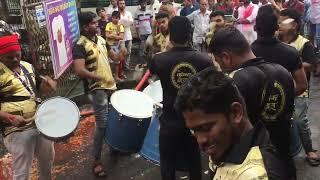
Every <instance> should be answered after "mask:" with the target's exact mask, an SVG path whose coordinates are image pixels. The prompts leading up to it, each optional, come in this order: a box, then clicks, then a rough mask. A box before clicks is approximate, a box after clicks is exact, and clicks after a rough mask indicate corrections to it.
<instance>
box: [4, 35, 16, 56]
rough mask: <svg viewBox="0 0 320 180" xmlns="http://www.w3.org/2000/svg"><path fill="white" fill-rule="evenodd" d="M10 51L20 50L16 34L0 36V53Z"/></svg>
mask: <svg viewBox="0 0 320 180" xmlns="http://www.w3.org/2000/svg"><path fill="white" fill-rule="evenodd" d="M12 51H21V48H20V45H19V42H18V36H17V35H11V36H3V37H0V55H1V54H6V53H9V52H12Z"/></svg>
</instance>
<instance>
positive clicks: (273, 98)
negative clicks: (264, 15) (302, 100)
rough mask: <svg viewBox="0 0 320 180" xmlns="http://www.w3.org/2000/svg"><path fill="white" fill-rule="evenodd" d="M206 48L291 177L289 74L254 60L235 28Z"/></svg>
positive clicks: (291, 90)
mask: <svg viewBox="0 0 320 180" xmlns="http://www.w3.org/2000/svg"><path fill="white" fill-rule="evenodd" d="M209 49H210V52H211V53H213V54H214V57H215V60H216V61H217V62H218V64H219V65H220V67H221V69H222V71H224V72H226V73H228V74H229V76H230V77H232V78H233V79H234V80H235V83H236V85H237V86H238V88H239V90H240V92H241V94H242V95H243V97H244V99H245V101H246V105H247V110H248V116H249V118H250V120H251V122H252V124H253V125H255V124H256V123H257V122H259V121H262V122H263V123H264V125H265V126H266V128H267V130H268V131H269V134H270V139H271V141H272V143H273V144H274V145H275V147H276V148H277V150H278V151H279V153H280V155H281V157H282V158H283V161H285V162H287V164H286V166H287V168H288V170H289V171H290V175H291V177H292V178H294V177H295V168H294V163H293V161H292V159H291V158H290V157H289V145H290V119H291V117H292V113H293V110H294V96H295V94H294V81H293V78H292V76H291V74H290V73H289V72H288V71H287V70H286V69H285V68H284V67H282V66H280V65H279V64H274V63H268V62H265V61H264V59H263V58H257V57H256V56H255V55H254V54H253V52H252V51H251V48H250V45H249V43H248V42H247V41H246V39H245V37H244V36H243V35H242V34H241V32H240V31H239V30H237V29H236V28H234V27H226V28H223V29H221V30H219V31H218V32H217V33H215V35H214V37H213V39H212V43H211V44H210V47H209Z"/></svg>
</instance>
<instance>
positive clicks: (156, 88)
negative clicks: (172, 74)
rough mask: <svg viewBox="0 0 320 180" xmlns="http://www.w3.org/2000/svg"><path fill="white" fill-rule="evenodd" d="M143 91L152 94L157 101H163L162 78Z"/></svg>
mask: <svg viewBox="0 0 320 180" xmlns="http://www.w3.org/2000/svg"><path fill="white" fill-rule="evenodd" d="M142 92H143V93H145V94H147V95H148V96H150V97H151V98H152V99H153V100H154V101H155V102H156V103H160V102H162V86H161V82H160V80H157V81H155V82H153V83H152V84H149V86H147V87H146V88H144V90H143V91H142Z"/></svg>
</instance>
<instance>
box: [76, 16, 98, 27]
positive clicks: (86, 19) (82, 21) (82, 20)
mask: <svg viewBox="0 0 320 180" xmlns="http://www.w3.org/2000/svg"><path fill="white" fill-rule="evenodd" d="M78 17H79V26H80V29H82V27H83V26H87V25H89V24H90V22H91V21H92V20H93V19H94V18H96V17H97V15H96V14H95V13H93V12H81V13H79V15H78Z"/></svg>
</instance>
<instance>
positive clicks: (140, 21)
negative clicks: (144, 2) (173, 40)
mask: <svg viewBox="0 0 320 180" xmlns="http://www.w3.org/2000/svg"><path fill="white" fill-rule="evenodd" d="M152 18H153V15H152V12H151V11H150V10H148V9H146V10H145V11H142V10H141V9H138V10H137V11H136V13H135V15H134V20H135V21H136V27H137V28H138V30H139V34H140V35H148V34H151V33H152V29H151V21H152Z"/></svg>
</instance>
